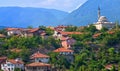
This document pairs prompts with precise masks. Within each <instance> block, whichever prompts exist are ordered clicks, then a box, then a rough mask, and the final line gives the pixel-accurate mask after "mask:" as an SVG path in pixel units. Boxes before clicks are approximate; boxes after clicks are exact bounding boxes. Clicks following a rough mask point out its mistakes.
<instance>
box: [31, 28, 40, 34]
mask: <svg viewBox="0 0 120 71" xmlns="http://www.w3.org/2000/svg"><path fill="white" fill-rule="evenodd" d="M38 30H39V28H33V29H31V30H30V31H29V32H31V33H33V32H36V31H38Z"/></svg>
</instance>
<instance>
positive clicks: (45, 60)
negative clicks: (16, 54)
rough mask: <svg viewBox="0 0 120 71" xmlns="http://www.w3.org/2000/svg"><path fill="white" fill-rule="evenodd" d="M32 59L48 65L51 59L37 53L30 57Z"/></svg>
mask: <svg viewBox="0 0 120 71" xmlns="http://www.w3.org/2000/svg"><path fill="white" fill-rule="evenodd" d="M30 59H32V60H33V61H34V62H43V63H48V61H49V59H50V57H49V56H48V55H45V54H42V53H40V52H36V53H34V54H33V55H32V56H31V57H30Z"/></svg>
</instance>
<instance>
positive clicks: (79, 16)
mask: <svg viewBox="0 0 120 71" xmlns="http://www.w3.org/2000/svg"><path fill="white" fill-rule="evenodd" d="M119 3H120V1H118V0H105V1H102V0H88V1H86V2H85V3H84V4H83V5H82V6H80V7H79V8H78V9H76V10H74V11H73V12H71V13H70V14H69V15H68V16H67V17H65V20H63V22H62V23H63V24H72V25H76V26H83V25H88V24H91V23H94V22H96V21H97V17H98V15H97V10H98V7H100V8H101V15H103V16H106V17H107V18H108V20H109V21H112V22H115V21H120V16H119V12H120V10H119V9H120V7H119Z"/></svg>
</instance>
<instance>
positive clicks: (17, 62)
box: [7, 59, 24, 64]
mask: <svg viewBox="0 0 120 71" xmlns="http://www.w3.org/2000/svg"><path fill="white" fill-rule="evenodd" d="M7 61H8V62H11V63H13V64H24V62H23V61H21V60H15V59H9V60H7Z"/></svg>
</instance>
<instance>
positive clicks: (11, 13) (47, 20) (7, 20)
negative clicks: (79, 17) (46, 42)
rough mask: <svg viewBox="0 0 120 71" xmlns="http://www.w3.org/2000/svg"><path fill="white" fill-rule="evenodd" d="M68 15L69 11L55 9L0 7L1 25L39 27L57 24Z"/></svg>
mask: <svg viewBox="0 0 120 71" xmlns="http://www.w3.org/2000/svg"><path fill="white" fill-rule="evenodd" d="M66 15H68V13H67V12H63V11H59V10H55V9H43V8H29V7H26V8H22V7H0V26H8V27H27V26H33V27H38V26H40V25H44V26H55V25H58V24H60V23H59V22H60V21H61V20H62V19H63V18H64V17H65V16H66Z"/></svg>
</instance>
